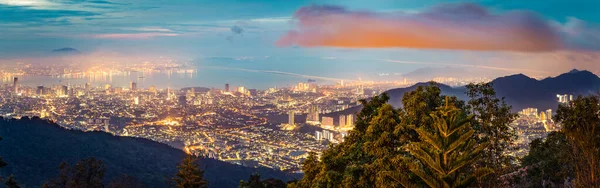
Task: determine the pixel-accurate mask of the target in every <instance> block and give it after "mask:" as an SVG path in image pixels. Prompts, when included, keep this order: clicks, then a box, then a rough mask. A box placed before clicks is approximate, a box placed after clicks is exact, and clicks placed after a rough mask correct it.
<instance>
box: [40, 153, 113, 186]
mask: <svg viewBox="0 0 600 188" xmlns="http://www.w3.org/2000/svg"><path fill="white" fill-rule="evenodd" d="M59 169H60V172H59V175H58V177H56V178H55V179H53V180H50V181H48V182H46V183H44V185H43V186H42V187H44V188H102V187H104V183H103V180H104V175H105V172H106V169H105V167H104V164H103V163H102V161H101V160H98V159H95V158H88V159H84V160H81V161H79V162H77V163H76V164H75V165H74V166H72V167H70V166H69V165H68V164H67V163H64V162H63V163H61V164H60V167H59Z"/></svg>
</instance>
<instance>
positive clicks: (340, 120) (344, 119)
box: [339, 115, 346, 127]
mask: <svg viewBox="0 0 600 188" xmlns="http://www.w3.org/2000/svg"><path fill="white" fill-rule="evenodd" d="M339 123H340V124H339V126H340V127H342V126H346V115H340V119H339Z"/></svg>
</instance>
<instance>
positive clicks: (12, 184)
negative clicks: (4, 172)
mask: <svg viewBox="0 0 600 188" xmlns="http://www.w3.org/2000/svg"><path fill="white" fill-rule="evenodd" d="M4 185H5V186H6V188H20V187H21V186H19V184H17V181H16V180H15V178H14V177H13V176H12V175H10V176H8V180H6V182H5V183H4Z"/></svg>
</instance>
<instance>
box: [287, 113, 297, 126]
mask: <svg viewBox="0 0 600 188" xmlns="http://www.w3.org/2000/svg"><path fill="white" fill-rule="evenodd" d="M294 116H295V115H294V111H290V112H289V113H288V124H290V125H296V123H295V119H294V118H295V117H294Z"/></svg>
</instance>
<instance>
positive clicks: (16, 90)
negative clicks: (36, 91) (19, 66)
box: [13, 77, 19, 93]
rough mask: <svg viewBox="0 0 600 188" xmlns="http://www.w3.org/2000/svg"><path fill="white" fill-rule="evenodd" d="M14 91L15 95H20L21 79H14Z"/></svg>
mask: <svg viewBox="0 0 600 188" xmlns="http://www.w3.org/2000/svg"><path fill="white" fill-rule="evenodd" d="M13 90H14V92H15V93H19V78H17V77H15V78H13Z"/></svg>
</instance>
